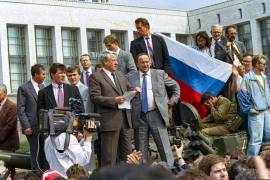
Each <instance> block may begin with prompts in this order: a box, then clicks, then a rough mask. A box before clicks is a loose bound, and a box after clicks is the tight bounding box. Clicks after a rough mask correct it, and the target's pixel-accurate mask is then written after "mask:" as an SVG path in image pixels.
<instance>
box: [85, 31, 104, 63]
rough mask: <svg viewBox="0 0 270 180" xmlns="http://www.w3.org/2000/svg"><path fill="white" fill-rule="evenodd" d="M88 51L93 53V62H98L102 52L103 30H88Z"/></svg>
mask: <svg viewBox="0 0 270 180" xmlns="http://www.w3.org/2000/svg"><path fill="white" fill-rule="evenodd" d="M87 42H88V53H89V54H90V55H91V61H92V64H93V65H95V64H98V63H99V61H98V58H99V55H100V53H101V52H102V31H101V30H87Z"/></svg>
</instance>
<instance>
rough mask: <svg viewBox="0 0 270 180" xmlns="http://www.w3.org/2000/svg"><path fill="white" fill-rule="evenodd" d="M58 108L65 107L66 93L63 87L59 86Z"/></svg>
mask: <svg viewBox="0 0 270 180" xmlns="http://www.w3.org/2000/svg"><path fill="white" fill-rule="evenodd" d="M58 107H64V92H63V88H62V86H61V85H59V86H58Z"/></svg>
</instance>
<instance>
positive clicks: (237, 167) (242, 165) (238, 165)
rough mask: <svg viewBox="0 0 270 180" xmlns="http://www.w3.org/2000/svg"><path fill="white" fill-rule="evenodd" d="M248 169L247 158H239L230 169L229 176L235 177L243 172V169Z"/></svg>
mask: <svg viewBox="0 0 270 180" xmlns="http://www.w3.org/2000/svg"><path fill="white" fill-rule="evenodd" d="M247 169H248V165H247V162H246V161H245V160H238V161H236V162H234V163H233V164H232V165H231V167H230V168H229V170H228V174H229V178H230V179H235V177H236V176H237V175H238V174H239V173H241V172H242V171H245V170H247Z"/></svg>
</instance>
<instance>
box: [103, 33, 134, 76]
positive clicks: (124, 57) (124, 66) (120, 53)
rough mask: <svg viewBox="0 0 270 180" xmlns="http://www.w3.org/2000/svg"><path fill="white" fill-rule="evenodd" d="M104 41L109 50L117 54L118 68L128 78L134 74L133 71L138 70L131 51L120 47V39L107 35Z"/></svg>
mask: <svg viewBox="0 0 270 180" xmlns="http://www.w3.org/2000/svg"><path fill="white" fill-rule="evenodd" d="M103 43H104V44H105V46H106V48H107V50H109V51H112V52H114V53H115V54H116V56H117V63H118V70H119V71H121V72H122V73H123V74H124V75H125V76H126V77H127V78H129V77H130V76H132V74H133V73H136V72H137V68H136V66H135V63H134V59H133V57H132V55H131V54H130V53H129V52H127V51H124V50H122V49H120V48H119V46H118V40H117V39H116V38H115V37H114V36H112V35H108V36H106V37H105V38H104V40H103Z"/></svg>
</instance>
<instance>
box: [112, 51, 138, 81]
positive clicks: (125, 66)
mask: <svg viewBox="0 0 270 180" xmlns="http://www.w3.org/2000/svg"><path fill="white" fill-rule="evenodd" d="M117 61H118V70H119V71H121V72H122V73H123V74H124V75H125V76H126V77H127V78H128V79H129V77H131V76H132V74H134V73H136V72H137V68H136V65H135V62H134V59H133V57H132V55H131V53H129V52H127V51H123V50H122V49H120V51H119V54H118V56H117ZM129 80H130V79H129Z"/></svg>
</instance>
